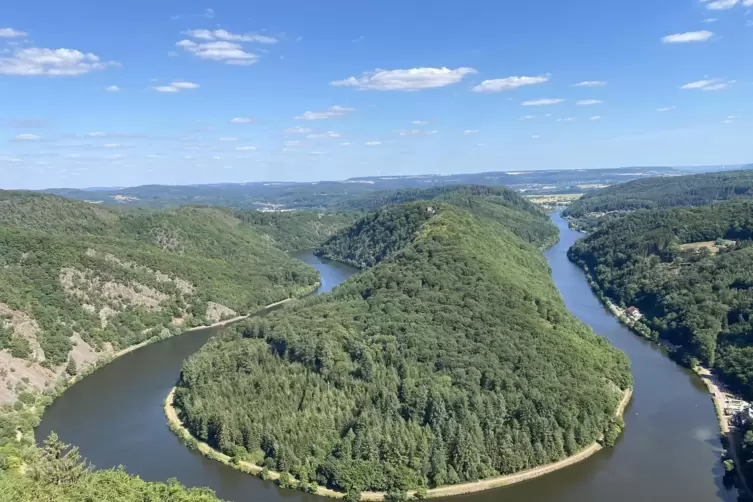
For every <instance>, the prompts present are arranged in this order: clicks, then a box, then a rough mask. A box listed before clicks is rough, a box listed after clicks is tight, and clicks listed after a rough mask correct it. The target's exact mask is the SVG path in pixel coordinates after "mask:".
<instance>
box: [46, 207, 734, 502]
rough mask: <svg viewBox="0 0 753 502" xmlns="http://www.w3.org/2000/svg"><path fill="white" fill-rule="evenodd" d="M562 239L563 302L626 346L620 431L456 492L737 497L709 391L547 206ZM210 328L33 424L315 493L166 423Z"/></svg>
mask: <svg viewBox="0 0 753 502" xmlns="http://www.w3.org/2000/svg"><path fill="white" fill-rule="evenodd" d="M552 217H553V220H554V222H555V224H556V225H557V226H558V227H559V228H560V232H561V240H560V242H559V243H558V244H557V245H555V246H554V247H552V248H551V249H549V250H548V251H547V252H546V256H547V259H548V260H549V265H550V267H551V269H552V274H553V278H554V281H555V283H556V284H557V287H558V288H559V289H560V291H561V292H562V295H563V298H564V299H565V303H566V304H567V307H568V308H569V309H570V311H571V312H573V313H574V314H575V315H576V316H577V317H578V318H580V319H581V320H582V321H583V322H585V323H586V324H588V325H589V326H591V327H592V328H593V329H594V330H595V331H596V332H597V333H599V334H601V335H603V336H605V337H607V338H608V339H609V340H610V341H611V342H612V343H613V344H614V345H615V346H616V347H618V348H619V349H621V350H623V351H625V352H626V353H627V354H628V356H629V357H630V359H631V361H632V364H633V375H634V377H635V393H634V395H633V401H632V403H631V404H630V406H629V407H628V409H627V411H626V413H625V424H626V428H625V433H624V434H623V436H622V438H621V439H620V441H619V442H618V444H617V445H616V447H615V448H613V449H609V450H603V451H601V452H599V453H597V454H596V455H594V456H592V457H591V458H589V459H588V460H586V461H584V462H581V463H579V464H577V465H574V466H571V467H568V468H566V469H563V470H560V471H557V472H554V473H552V474H548V475H546V476H543V477H541V478H538V479H535V480H532V481H529V482H526V483H521V484H519V485H515V486H511V487H505V488H499V489H496V490H491V491H487V492H481V493H476V494H471V495H463V496H459V497H455V498H453V500H460V499H464V502H466V501H467V502H497V501H500V500H504V501H506V502H603V501H605V500H609V501H612V502H635V501H637V500H639V501H683V502H713V501H724V502H733V501H736V500H737V496H736V491H735V490H730V489H726V488H725V487H724V486H723V484H722V476H723V469H722V466H721V463H720V462H719V456H720V454H721V444H720V442H719V439H718V436H719V433H718V425H717V421H716V416H715V414H714V408H713V405H712V403H711V400H710V397H709V395H708V393H707V391H706V389H705V387H704V386H703V384H702V383H701V382H700V380H699V379H698V378H697V377H696V376H695V375H693V374H691V373H690V372H688V371H685V370H684V369H682V368H681V367H679V366H677V365H676V364H674V363H673V362H672V361H670V360H669V359H668V358H667V357H666V356H665V355H664V354H663V353H662V352H661V351H660V350H659V349H658V348H657V347H656V346H654V345H653V344H651V343H649V342H646V341H643V340H641V339H640V338H638V337H637V336H635V335H634V334H632V333H631V332H630V331H628V330H627V329H626V328H624V327H623V326H621V325H620V324H619V323H618V322H617V321H616V320H615V319H614V318H613V317H612V316H611V315H610V314H609V313H608V312H607V311H606V310H605V309H604V308H603V307H602V306H601V304H600V303H599V300H598V299H597V298H596V297H595V296H594V295H593V293H592V292H591V290H590V288H589V286H588V284H587V283H586V280H585V277H584V275H583V273H582V272H581V271H580V269H578V268H577V267H576V266H575V265H573V264H572V263H570V261H569V260H568V259H567V250H568V248H569V247H570V246H571V245H572V244H573V243H574V242H575V240H576V239H577V238H578V237H579V236H580V234H578V233H576V232H573V231H572V230H570V229H568V228H567V225H566V223H565V222H564V221H563V220H562V219H561V218H560V217H559V215H556V214H554V215H552ZM299 258H300V259H302V260H303V261H305V262H306V263H309V264H311V265H312V266H314V267H316V268H317V269H318V270H319V272H320V273H321V275H322V288H321V290H320V292H323V291H328V290H329V289H331V288H332V287H334V286H335V285H337V284H339V283H340V282H342V281H344V280H345V279H347V278H348V277H350V276H351V275H352V274H353V273H354V272H355V271H354V270H353V269H351V268H349V267H345V266H343V265H339V264H333V263H323V262H322V261H321V260H319V259H318V258H316V257H314V256H313V255H311V254H301V255H299ZM215 332H216V330H215V329H206V330H201V331H195V332H192V333H187V334H185V335H181V336H178V337H174V338H170V339H168V340H165V341H162V342H159V343H155V344H152V345H148V346H146V347H144V348H142V349H139V350H137V351H135V352H132V353H130V354H127V355H125V356H123V357H122V358H120V359H117V360H115V361H114V362H112V363H111V364H109V365H108V366H105V367H104V368H102V369H101V370H99V371H98V372H96V373H95V374H94V375H92V376H89V377H87V378H85V379H84V380H82V381H81V382H79V383H77V384H76V385H74V386H73V387H72V388H71V389H69V390H68V391H67V392H66V393H65V394H64V395H63V396H62V397H60V398H59V399H57V400H56V401H55V402H54V403H53V404H52V405H51V406H50V407H49V408H48V410H47V411H46V412H45V414H44V416H43V417H42V423H41V425H40V426H39V428H38V430H37V438H39V439H42V438H44V437H46V435H47V434H48V433H49V432H50V431H52V430H54V431H56V432H57V433H58V434H59V435H60V438H61V439H62V440H63V441H65V442H67V443H72V444H75V445H78V446H79V447H80V449H81V453H82V454H83V455H84V456H85V457H87V458H88V459H89V460H90V461H91V462H92V463H93V464H94V465H96V466H97V467H99V468H109V467H114V466H117V465H124V466H126V468H127V470H128V472H130V473H132V474H137V475H139V476H141V477H142V478H143V479H146V480H149V481H164V480H166V479H168V478H171V477H174V478H177V479H178V480H179V481H181V482H182V483H183V484H185V485H187V486H207V487H210V488H212V489H213V490H215V491H216V492H217V495H218V496H219V497H221V498H223V499H226V500H230V501H234V502H246V501H254V502H280V501H281V500H283V499H288V500H295V501H296V502H297V501H301V502H314V501H317V502H322V499H320V498H318V497H314V496H312V495H307V494H303V493H300V492H296V491H290V490H281V489H279V488H277V487H276V486H274V485H273V484H272V483H271V482H267V481H262V480H260V479H257V478H255V477H253V476H250V475H247V474H242V473H240V472H238V471H235V470H234V469H231V468H229V467H226V466H224V465H222V464H220V463H218V462H214V461H211V460H207V459H205V458H204V457H202V456H201V455H200V454H198V453H196V452H192V451H189V450H188V449H187V448H186V447H185V446H183V445H182V444H181V443H180V442H178V440H177V438H176V437H175V436H174V435H173V434H172V433H171V432H170V431H169V430H168V428H167V425H166V422H165V417H164V415H163V412H162V405H163V401H164V399H165V396H167V394H168V392H169V391H170V388H171V387H172V386H173V385H174V384H175V380H176V378H177V376H178V374H179V372H180V368H181V365H182V363H183V361H184V360H185V359H186V358H187V357H188V356H190V355H191V354H193V353H194V352H196V351H197V350H198V349H199V348H201V346H202V345H204V343H205V342H206V341H207V340H208V339H209V338H210V337H211V336H212V335H213V334H214V333H215Z"/></svg>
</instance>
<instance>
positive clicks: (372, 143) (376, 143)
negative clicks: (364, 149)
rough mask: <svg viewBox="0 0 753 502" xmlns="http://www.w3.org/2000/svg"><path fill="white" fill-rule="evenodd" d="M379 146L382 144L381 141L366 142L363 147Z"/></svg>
mask: <svg viewBox="0 0 753 502" xmlns="http://www.w3.org/2000/svg"><path fill="white" fill-rule="evenodd" d="M381 144H382V142H381V141H367V142H366V143H364V145H366V146H379V145H381Z"/></svg>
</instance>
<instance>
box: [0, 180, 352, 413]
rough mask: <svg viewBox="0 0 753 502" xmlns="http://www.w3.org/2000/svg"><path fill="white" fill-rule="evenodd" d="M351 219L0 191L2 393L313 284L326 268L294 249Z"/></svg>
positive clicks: (3, 396)
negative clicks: (115, 203)
mask: <svg viewBox="0 0 753 502" xmlns="http://www.w3.org/2000/svg"><path fill="white" fill-rule="evenodd" d="M351 221H353V217H352V216H348V215H344V214H337V213H333V214H326V215H319V214H317V213H308V212H295V213H257V212H254V211H243V212H235V211H233V210H229V209H222V208H210V207H190V206H187V207H182V208H178V209H173V210H164V211H151V210H132V211H118V210H114V209H109V208H105V207H102V206H99V205H93V204H88V203H84V202H77V201H72V200H68V199H64V198H61V197H57V196H53V195H42V194H34V193H28V192H4V191H0V362H2V363H3V365H8V366H12V367H13V368H14V369H13V371H11V372H8V371H5V372H3V374H0V403H2V402H9V401H12V400H13V399H15V396H17V395H18V393H19V392H21V391H22V390H24V389H25V388H27V387H28V388H36V389H41V388H44V387H48V386H50V385H54V383H55V381H56V380H57V379H58V378H59V377H60V376H61V375H62V374H63V373H64V370H65V366H66V364H68V363H69V362H70V361H71V360H73V361H74V363H73V364H74V365H75V366H79V367H81V366H82V365H89V364H92V363H94V362H95V361H96V360H97V359H99V358H101V357H103V356H107V355H110V354H112V353H114V352H116V351H118V350H120V349H124V348H127V347H129V346H131V345H134V344H137V343H140V342H143V341H145V340H148V339H150V338H154V337H164V336H168V335H170V334H172V333H175V332H178V331H181V330H185V329H186V328H190V327H192V326H200V325H206V324H211V323H213V322H217V321H219V320H222V319H225V318H230V317H235V316H237V315H242V314H247V313H251V312H254V311H256V310H258V309H260V308H261V307H263V306H264V305H267V304H270V303H273V302H276V301H279V300H283V299H285V298H289V297H291V296H297V295H301V294H305V293H306V292H309V291H311V290H312V289H313V288H314V287H315V285H316V284H317V282H318V274H317V272H316V271H315V270H314V269H312V268H311V267H309V266H307V265H305V264H303V263H302V262H299V261H297V260H294V259H292V258H291V257H289V255H288V254H287V251H289V250H298V249H301V248H302V247H309V248H310V247H314V246H315V245H317V244H319V243H321V242H322V241H323V240H325V239H326V238H327V237H328V236H330V235H331V234H332V233H334V232H336V231H337V230H339V229H341V228H342V227H344V226H346V225H347V224H349V223H350V222H351ZM3 349H5V350H3ZM17 360H29V361H32V362H33V363H34V364H33V365H32V366H29V365H27V364H21V363H19V362H17Z"/></svg>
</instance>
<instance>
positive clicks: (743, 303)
mask: <svg viewBox="0 0 753 502" xmlns="http://www.w3.org/2000/svg"><path fill="white" fill-rule="evenodd" d="M570 258H571V259H572V260H573V261H575V262H576V263H578V264H580V265H581V266H582V267H583V268H584V269H586V271H587V272H588V273H589V275H590V276H591V278H592V280H593V281H594V286H595V287H596V289H597V290H598V291H599V293H600V295H601V297H602V298H603V299H610V300H611V301H613V302H615V303H617V304H619V305H621V306H623V307H626V306H635V307H637V308H638V309H639V310H640V311H641V312H642V314H643V315H644V316H645V317H644V318H643V320H642V324H643V326H644V328H643V331H644V334H645V335H647V336H649V337H651V338H654V339H661V340H664V341H666V342H669V344H671V345H672V346H674V351H675V354H676V355H677V356H678V357H679V359H681V360H683V361H684V362H686V363H687V364H688V365H695V364H697V363H701V364H703V365H704V366H706V367H709V368H713V369H714V370H715V372H716V373H718V374H719V375H720V376H721V377H722V378H723V379H724V380H725V382H726V383H727V384H729V385H730V387H731V388H733V389H734V390H736V391H738V392H739V393H741V394H743V395H744V396H746V397H747V398H748V399H753V367H751V364H750V361H751V360H752V359H753V336H751V333H752V332H753V201H750V200H741V201H729V202H724V203H716V204H712V205H709V206H703V207H697V208H671V209H655V210H640V211H636V212H634V213H631V214H628V215H626V216H623V217H620V218H616V219H614V220H612V221H606V222H603V223H602V224H601V225H599V227H598V228H597V229H596V231H595V232H593V233H592V234H591V235H589V236H588V237H587V238H585V239H582V240H580V241H578V242H577V243H576V244H575V245H574V246H573V247H572V248H571V250H570Z"/></svg>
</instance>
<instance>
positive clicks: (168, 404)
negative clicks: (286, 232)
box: [164, 387, 633, 502]
mask: <svg viewBox="0 0 753 502" xmlns="http://www.w3.org/2000/svg"><path fill="white" fill-rule="evenodd" d="M175 391H176V387H173V388H172V389H171V390H170V393H169V394H168V395H167V397H166V398H165V404H164V412H165V417H166V418H167V425H168V427H169V429H170V430H171V431H172V432H173V434H175V435H176V436H177V437H178V439H179V440H180V441H181V442H183V443H184V444H185V445H186V446H187V447H188V448H189V449H191V450H197V451H199V452H200V453H201V454H202V455H203V456H205V457H206V458H209V459H211V460H216V461H218V462H220V463H222V464H224V465H226V466H228V467H232V468H234V469H236V470H238V471H241V472H245V473H246V474H251V475H253V476H257V477H260V478H261V479H263V480H273V481H276V482H277V484H278V485H280V486H282V484H283V483H281V481H280V480H281V477H282V475H283V474H285V473H283V474H281V473H279V472H276V471H271V470H269V469H267V468H264V467H260V466H258V465H256V464H253V463H251V462H248V461H243V460H241V461H237V462H236V461H234V459H233V458H232V457H230V456H228V455H225V454H224V453H222V452H219V451H217V450H216V449H214V448H212V447H211V446H210V445H208V444H207V443H205V442H201V441H198V440H197V439H196V438H195V437H193V436H192V435H191V433H190V432H189V431H188V429H187V428H186V427H185V426H184V425H183V422H182V421H181V420H180V418H179V416H178V412H177V410H176V408H175V405H174V397H175ZM632 396H633V389H627V390H626V391H624V392H623V396H622V400H621V401H620V403H619V405H618V406H617V409H616V410H615V414H614V417H615V419H619V420H621V419H622V417H623V415H624V413H625V409H626V408H627V406H628V404H630V400H631V399H632ZM602 439H603V438H602ZM603 448H604V446H603V445H602V443H601V442H600V441H595V442H593V443H592V444H591V445H589V446H588V447H586V448H585V449H583V450H581V451H579V452H578V453H576V454H574V455H571V456H569V457H566V458H564V459H562V460H559V461H557V462H552V463H549V464H546V465H541V466H538V467H534V468H532V469H526V470H524V471H520V472H516V473H513V474H505V475H503V476H495V477H492V478H487V479H482V480H479V481H472V482H468V483H460V484H456V485H446V486H440V487H437V488H431V489H428V490H426V492H425V493H420V492H418V491H417V490H409V491H408V492H407V495H408V498H409V499H422V498H440V497H451V496H455V495H463V494H468V493H476V492H481V491H486V490H492V489H495V488H501V487H504V486H511V485H514V484H518V483H522V482H523V481H529V480H531V479H535V478H538V477H541V476H544V475H546V474H549V473H552V472H555V471H558V470H560V469H564V468H565V467H569V466H571V465H574V464H577V463H579V462H582V461H583V460H586V459H587V458H589V457H591V456H592V455H594V454H595V453H597V452H599V451H600V450H602V449H603ZM288 477H289V478H291V479H292V477H290V476H288ZM286 481H287V483H286V484H285V486H284V487H285V488H293V489H299V488H300V487H298V486H296V481H295V480H294V479H292V481H291V480H290V479H289V480H286ZM313 494H314V495H319V496H323V497H330V498H345V497H346V495H347V494H346V493H345V492H341V491H337V490H332V489H330V488H327V487H326V486H321V485H316V490H315V491H313ZM386 494H387V492H369V491H367V492H361V494H360V495H361V500H364V501H370V502H378V501H383V500H385V495H386Z"/></svg>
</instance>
